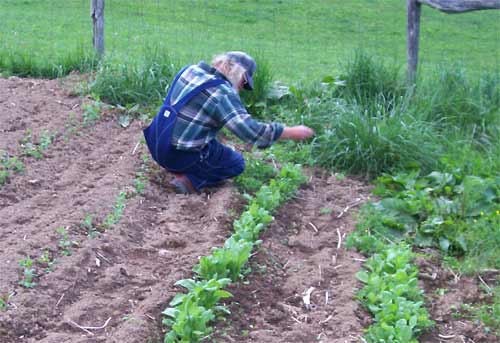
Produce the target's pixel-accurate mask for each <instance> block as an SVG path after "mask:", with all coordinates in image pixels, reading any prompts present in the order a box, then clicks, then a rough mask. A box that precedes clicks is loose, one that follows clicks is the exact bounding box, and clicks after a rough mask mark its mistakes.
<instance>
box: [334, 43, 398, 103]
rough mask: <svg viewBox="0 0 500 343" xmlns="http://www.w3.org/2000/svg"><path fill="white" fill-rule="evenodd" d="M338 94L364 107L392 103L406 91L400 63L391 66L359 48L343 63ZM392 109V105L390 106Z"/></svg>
mask: <svg viewBox="0 0 500 343" xmlns="http://www.w3.org/2000/svg"><path fill="white" fill-rule="evenodd" d="M342 70H343V73H342V74H341V75H340V80H341V81H342V82H344V86H343V87H339V88H338V93H337V96H338V97H340V98H343V99H345V100H347V101H348V102H350V103H357V104H359V105H361V106H363V107H367V106H371V105H372V104H373V103H374V102H377V103H381V102H383V103H384V104H386V105H388V106H391V105H394V104H395V103H396V102H397V101H398V99H400V98H401V97H403V96H405V95H406V92H407V89H406V84H405V82H403V81H402V80H401V78H400V70H399V68H398V67H395V66H389V65H386V64H384V63H382V62H381V61H379V60H376V59H374V58H373V57H371V56H369V55H368V54H367V53H365V52H363V51H356V52H355V54H354V56H353V57H352V59H351V60H350V61H348V62H347V63H345V64H344V65H343V66H342ZM389 109H390V107H389Z"/></svg>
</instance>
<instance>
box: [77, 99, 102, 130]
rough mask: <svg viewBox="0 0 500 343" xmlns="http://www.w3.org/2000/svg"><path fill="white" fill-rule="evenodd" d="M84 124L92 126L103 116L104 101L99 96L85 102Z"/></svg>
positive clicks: (83, 106)
mask: <svg viewBox="0 0 500 343" xmlns="http://www.w3.org/2000/svg"><path fill="white" fill-rule="evenodd" d="M82 108H83V126H90V125H92V124H93V123H94V122H96V121H97V120H99V119H100V118H101V108H102V103H101V102H100V101H99V98H98V97H97V99H96V100H95V101H94V102H93V103H88V104H83V105H82Z"/></svg>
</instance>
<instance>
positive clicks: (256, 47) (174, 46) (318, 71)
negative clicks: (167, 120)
mask: <svg viewBox="0 0 500 343" xmlns="http://www.w3.org/2000/svg"><path fill="white" fill-rule="evenodd" d="M0 6H1V7H0V22H1V23H2V24H1V25H0V51H16V52H19V51H21V52H23V53H25V54H28V55H30V56H31V57H33V58H39V57H40V56H44V57H46V58H48V59H49V60H50V59H51V58H54V57H55V56H57V55H58V54H64V53H66V52H67V51H69V50H71V49H74V48H75V47H76V46H83V47H84V48H88V49H91V44H92V43H91V42H92V22H91V18H90V1H89V0H66V1H63V0H46V1H40V0H23V1H18V0H3V1H1V3H0ZM104 18H105V51H106V56H109V57H112V58H113V59H114V60H116V61H118V62H122V63H129V62H130V60H131V59H136V58H140V57H141V56H142V55H143V54H144V52H146V53H147V52H149V51H151V50H153V49H160V50H163V51H167V52H169V53H170V54H171V55H172V56H174V58H175V59H176V60H177V61H178V62H179V63H189V62H196V61H198V60H200V59H205V60H209V59H210V58H211V57H212V56H213V55H214V54H217V53H220V52H223V51H227V50H244V51H248V52H250V53H254V54H258V55H260V56H262V57H263V59H265V60H266V61H268V64H269V65H270V66H271V68H272V69H273V71H274V74H275V75H276V76H277V77H278V78H281V79H284V80H285V81H291V80H296V79H308V80H311V79H318V78H321V77H322V76H325V75H332V74H334V73H335V72H336V70H337V69H336V68H338V64H339V61H346V60H347V59H348V58H349V56H352V53H353V51H354V50H356V49H363V50H365V51H367V52H369V53H370V54H372V55H374V56H380V57H383V58H384V59H386V60H388V61H391V62H394V63H396V64H398V65H400V66H404V64H405V62H406V2H405V1H400V0H387V1H376V0H373V1H366V0H351V1H340V0H337V1H334V0H331V1H313V2H308V1H303V0H259V1H257V0H256V1H244V0H225V1H223V0H211V1H208V0H184V1H176V0H139V1H132V0H120V1H119V0H106V2H105V15H104ZM422 18H423V19H422V28H421V53H420V60H421V62H422V65H423V66H424V67H423V68H425V65H436V64H439V63H449V62H456V61H459V62H461V63H462V64H464V65H466V66H467V67H469V69H478V68H480V67H481V68H482V67H498V65H500V11H481V12H476V13H470V14H463V15H447V14H442V13H439V12H437V11H435V10H432V9H429V8H424V10H423V13H422Z"/></svg>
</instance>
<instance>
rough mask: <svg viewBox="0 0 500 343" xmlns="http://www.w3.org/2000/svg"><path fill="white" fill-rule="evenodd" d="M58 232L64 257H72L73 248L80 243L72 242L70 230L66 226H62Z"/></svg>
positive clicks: (59, 244)
mask: <svg viewBox="0 0 500 343" xmlns="http://www.w3.org/2000/svg"><path fill="white" fill-rule="evenodd" d="M56 232H57V233H58V234H59V235H60V238H59V243H58V246H59V249H60V250H61V253H62V254H63V255H64V256H70V255H71V254H72V252H71V247H72V246H74V245H78V242H76V241H72V240H71V239H70V238H69V234H68V230H67V229H66V228H65V227H64V226H60V227H58V228H57V229H56Z"/></svg>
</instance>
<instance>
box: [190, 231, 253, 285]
mask: <svg viewBox="0 0 500 343" xmlns="http://www.w3.org/2000/svg"><path fill="white" fill-rule="evenodd" d="M252 247H253V244H252V243H251V242H247V241H244V240H240V241H236V240H235V239H234V238H233V237H231V238H229V239H228V240H227V241H226V243H224V247H223V248H215V249H214V251H213V252H212V254H211V255H209V256H203V257H201V258H200V262H199V263H198V264H197V265H196V266H195V267H194V269H193V270H194V272H195V273H196V274H197V276H198V277H199V278H200V279H202V280H210V279H218V278H226V277H229V278H230V279H231V280H232V281H233V282H234V281H237V280H239V278H240V277H241V271H242V268H243V266H244V265H245V264H246V262H247V261H248V258H249V257H250V252H251V251H252Z"/></svg>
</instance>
